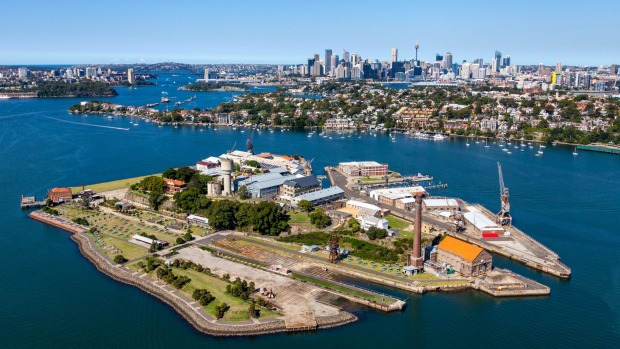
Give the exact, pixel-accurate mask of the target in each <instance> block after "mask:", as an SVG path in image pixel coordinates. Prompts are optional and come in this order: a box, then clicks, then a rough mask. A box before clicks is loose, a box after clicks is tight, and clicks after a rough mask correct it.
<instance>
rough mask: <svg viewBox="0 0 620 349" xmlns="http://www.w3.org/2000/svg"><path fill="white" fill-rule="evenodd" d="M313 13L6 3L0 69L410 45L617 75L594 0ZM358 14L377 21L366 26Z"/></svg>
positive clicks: (245, 5) (613, 48)
mask: <svg viewBox="0 0 620 349" xmlns="http://www.w3.org/2000/svg"><path fill="white" fill-rule="evenodd" d="M316 4H317V5H318V6H317V7H318V8H319V9H321V10H319V11H317V12H315V11H306V10H304V6H303V5H302V4H289V3H286V2H283V1H269V2H267V3H264V2H262V3H254V2H249V1H235V2H233V3H232V4H230V3H226V4H204V3H193V2H191V1H185V2H181V3H178V4H175V6H171V5H170V4H169V3H164V2H158V1H153V2H148V3H129V4H128V3H124V2H120V1H111V2H110V3H106V4H105V7H102V6H101V5H97V4H90V3H80V2H77V1H74V0H64V1H59V2H56V3H54V4H51V3H50V4H48V3H34V2H32V1H24V2H19V3H10V4H6V5H5V10H6V13H11V14H12V15H11V16H7V17H6V18H5V20H3V22H2V23H1V24H0V27H1V28H2V29H3V30H4V32H5V33H11V35H5V36H3V37H2V38H0V45H2V47H3V48H4V49H3V51H2V52H0V64H7V65H9V64H10V65H28V64H105V63H143V62H144V63H156V62H163V61H177V62H183V63H272V64H301V63H303V62H304V61H306V60H307V59H308V57H311V56H312V54H313V53H319V54H320V55H321V58H323V53H324V50H325V49H332V50H333V52H334V53H337V52H342V49H347V51H349V52H350V53H351V54H354V53H357V54H358V55H359V56H362V57H365V58H366V57H367V58H371V59H373V60H375V59H378V60H379V61H390V60H391V50H392V49H393V48H395V49H397V50H398V60H400V61H403V60H411V59H413V58H414V57H415V48H414V45H415V43H416V42H419V43H420V49H419V59H420V60H423V61H434V57H435V54H436V53H438V54H441V55H444V54H445V53H447V52H452V54H453V61H454V62H455V63H461V62H463V61H464V60H465V61H468V62H472V61H473V60H474V59H476V58H483V59H484V60H485V61H491V59H492V58H493V53H494V52H495V51H496V50H498V51H501V52H503V53H504V54H505V55H510V56H511V57H512V59H513V64H517V65H537V64H539V63H541V62H542V63H544V64H545V65H547V66H553V65H554V64H555V62H556V61H562V62H565V63H564V64H567V65H588V66H599V65H609V64H612V63H615V60H616V58H617V57H618V56H620V48H619V47H618V46H617V45H613V43H612V42H609V38H613V37H617V36H618V34H620V28H618V27H617V26H616V25H615V19H614V15H613V14H614V13H617V12H618V10H620V4H616V3H611V2H609V1H600V0H594V1H591V2H589V3H588V4H589V5H588V6H587V7H584V6H576V5H575V6H573V4H577V3H576V2H574V1H564V2H561V4H562V6H557V4H555V1H552V2H551V3H539V2H533V1H523V2H520V3H518V4H501V5H498V6H492V4H491V3H490V2H488V1H473V2H468V3H467V4H461V3H459V2H450V3H449V4H447V6H445V7H444V8H443V9H442V10H441V11H440V12H439V15H437V13H438V12H437V8H436V6H433V5H432V4H429V3H419V4H417V3H409V2H394V3H391V4H388V5H384V7H383V8H385V9H388V10H389V12H392V13H393V14H392V15H389V14H388V15H385V14H382V13H381V11H380V10H381V8H382V7H378V6H377V5H376V3H373V2H366V1H356V2H350V1H344V2H338V3H330V2H324V1H317V2H316ZM68 9H72V11H68ZM162 9H165V11H163V10H162ZM190 9H191V10H190ZM353 9H356V11H357V12H355V11H354V12H351V11H352V10H353ZM360 9H362V11H360ZM363 9H367V10H368V12H367V13H369V14H372V15H369V17H368V18H367V19H364V18H363V16H364V13H365V12H366V11H363ZM371 9H377V11H375V10H371ZM394 9H399V10H398V11H393V10H394ZM588 9H590V10H591V11H594V10H596V9H605V11H597V12H596V13H597V15H596V21H595V22H596V25H590V26H587V27H586V26H585V25H579V24H578V23H586V22H587V19H588V18H589V15H588V14H589V13H590V12H589V11H587V10H588ZM343 13H349V14H350V15H346V16H343V15H342V14H343ZM352 13H356V15H353V14H352ZM375 13H380V14H379V15H376V14H375ZM431 14H432V15H431ZM401 17H402V18H401ZM579 18H582V19H583V20H582V21H579ZM569 19H570V20H569ZM162 23H163V24H164V25H162ZM76 28H79V29H80V30H76ZM41 32H46V33H52V35H41V34H40V33H41ZM602 33H604V35H602Z"/></svg>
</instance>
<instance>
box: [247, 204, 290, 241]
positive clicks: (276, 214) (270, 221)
mask: <svg viewBox="0 0 620 349" xmlns="http://www.w3.org/2000/svg"><path fill="white" fill-rule="evenodd" d="M248 215H249V221H250V224H251V225H252V229H254V230H255V231H258V232H259V233H261V234H263V235H278V234H280V233H281V232H283V231H285V230H287V229H288V220H289V218H290V217H289V216H288V215H287V214H286V213H284V212H283V211H282V208H281V207H280V206H278V205H277V204H275V203H273V202H268V201H262V202H260V203H259V204H257V205H252V206H251V207H250V209H249V210H248Z"/></svg>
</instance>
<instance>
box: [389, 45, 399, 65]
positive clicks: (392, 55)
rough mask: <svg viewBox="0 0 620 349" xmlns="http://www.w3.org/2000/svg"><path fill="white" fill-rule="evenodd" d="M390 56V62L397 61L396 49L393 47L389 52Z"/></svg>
mask: <svg viewBox="0 0 620 349" xmlns="http://www.w3.org/2000/svg"><path fill="white" fill-rule="evenodd" d="M390 57H391V62H392V63H394V62H398V49H397V48H393V49H392V52H391V53H390Z"/></svg>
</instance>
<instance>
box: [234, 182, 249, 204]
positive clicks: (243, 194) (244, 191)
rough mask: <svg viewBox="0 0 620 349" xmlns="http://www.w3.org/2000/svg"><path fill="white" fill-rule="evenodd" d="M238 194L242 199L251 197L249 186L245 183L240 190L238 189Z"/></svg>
mask: <svg viewBox="0 0 620 349" xmlns="http://www.w3.org/2000/svg"><path fill="white" fill-rule="evenodd" d="M237 196H238V197H239V199H241V200H245V199H249V198H250V197H251V195H250V193H249V192H248V187H246V186H245V185H242V186H240V187H239V190H238V191H237Z"/></svg>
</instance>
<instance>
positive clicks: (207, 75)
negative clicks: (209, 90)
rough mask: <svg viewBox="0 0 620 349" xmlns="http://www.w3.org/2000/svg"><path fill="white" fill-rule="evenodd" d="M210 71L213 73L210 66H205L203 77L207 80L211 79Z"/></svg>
mask: <svg viewBox="0 0 620 349" xmlns="http://www.w3.org/2000/svg"><path fill="white" fill-rule="evenodd" d="M209 73H211V70H209V68H205V74H204V77H203V78H204V80H205V81H209Z"/></svg>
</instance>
